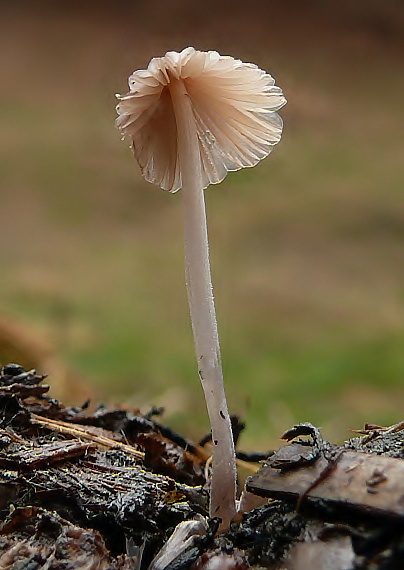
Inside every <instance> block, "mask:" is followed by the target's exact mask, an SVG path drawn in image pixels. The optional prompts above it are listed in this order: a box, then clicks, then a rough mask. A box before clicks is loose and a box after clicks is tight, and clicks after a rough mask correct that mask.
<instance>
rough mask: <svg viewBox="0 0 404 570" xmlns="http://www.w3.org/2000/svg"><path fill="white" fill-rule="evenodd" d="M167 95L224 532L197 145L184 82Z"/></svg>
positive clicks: (221, 425) (227, 482) (223, 428)
mask: <svg viewBox="0 0 404 570" xmlns="http://www.w3.org/2000/svg"><path fill="white" fill-rule="evenodd" d="M170 94H171V98H172V104H173V108H174V113H175V120H176V124H177V131H178V156H179V161H180V170H181V177H182V195H183V204H184V232H185V271H186V286H187V293H188V302H189V308H190V313H191V321H192V330H193V335H194V341H195V349H196V356H197V361H198V367H199V375H200V378H201V381H202V386H203V390H204V393H205V399H206V404H207V409H208V414H209V418H210V423H211V426H212V440H213V468H212V481H211V498H210V514H211V516H217V517H220V518H221V519H222V528H227V527H228V526H229V522H230V520H231V519H232V517H233V516H234V514H235V512H236V504H235V496H236V462H235V453H234V443H233V436H232V429H231V423H230V417H229V412H228V409H227V402H226V396H225V392H224V384H223V374H222V366H221V359H220V346H219V337H218V331H217V322H216V312H215V305H214V300H213V292H212V280H211V273H210V262H209V245H208V232H207V224H206V212H205V200H204V190H203V178H202V163H201V155H200V145H199V141H198V133H197V125H196V121H195V117H194V113H193V109H192V105H191V101H190V98H189V96H188V94H187V91H186V87H185V84H184V82H183V81H181V80H176V79H172V81H171V83H170Z"/></svg>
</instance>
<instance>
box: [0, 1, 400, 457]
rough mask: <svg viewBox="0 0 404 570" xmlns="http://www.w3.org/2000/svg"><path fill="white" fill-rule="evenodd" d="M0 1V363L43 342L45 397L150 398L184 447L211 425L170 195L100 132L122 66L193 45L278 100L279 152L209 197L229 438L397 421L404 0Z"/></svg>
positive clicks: (247, 439)
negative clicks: (257, 80)
mask: <svg viewBox="0 0 404 570" xmlns="http://www.w3.org/2000/svg"><path fill="white" fill-rule="evenodd" d="M0 6H1V14H0V62H1V63H0V69H1V82H0V119H1V128H0V148H1V153H0V176H1V178H0V191H1V216H0V219H1V224H0V248H1V249H0V256H1V257H0V261H1V280H0V317H1V318H2V319H4V322H5V326H4V330H3V333H2V334H3V338H2V340H0V358H1V361H2V362H5V361H6V360H8V359H14V355H15V352H14V353H13V350H14V351H15V349H16V345H18V343H19V335H20V334H21V338H22V339H23V340H21V343H22V345H23V346H22V347H20V349H21V350H20V353H21V354H20V355H18V357H20V358H21V359H23V360H24V350H25V345H24V342H25V343H26V344H27V343H28V345H29V343H30V342H32V343H33V345H34V348H32V352H33V353H35V350H36V348H35V343H36V342H37V340H38V343H39V345H38V346H39V348H38V350H39V352H40V351H41V346H42V345H41V344H40V343H41V342H42V340H43V339H46V340H43V342H44V343H45V345H46V346H47V347H48V349H49V351H48V352H46V351H47V350H48V349H44V353H47V354H48V356H49V354H50V355H51V360H49V359H48V361H46V359H42V360H41V358H40V357H39V356H38V358H37V361H38V363H36V364H37V366H39V368H41V367H45V368H47V366H49V368H50V370H48V369H47V370H43V371H44V372H46V371H48V372H52V374H53V377H51V378H50V382H51V383H52V382H54V384H55V385H54V388H53V390H54V392H53V393H54V394H56V395H59V394H63V396H64V397H65V399H67V400H70V401H72V402H74V403H75V404H79V403H81V400H80V401H79V399H80V397H81V395H82V393H84V392H86V390H89V391H90V393H91V395H92V398H93V401H94V402H100V401H104V402H106V403H108V404H111V405H112V404H118V403H124V404H126V405H129V406H134V407H140V408H141V409H142V410H143V411H146V410H147V409H148V407H149V406H150V405H152V404H156V405H164V406H166V414H165V417H164V418H165V419H164V421H165V422H166V423H168V424H169V425H171V426H172V427H174V428H176V429H178V430H180V431H182V433H184V434H186V435H187V436H189V437H191V438H194V439H199V437H201V436H202V435H203V434H204V433H205V432H207V431H208V429H209V428H208V421H207V418H206V413H205V407H204V402H203V398H202V392H201V389H200V386H199V384H198V376H197V373H196V364H195V361H194V352H193V345H192V338H191V331H190V324H189V317H188V308H187V302H186V294H185V287H184V276H183V259H182V254H183V245H182V217H181V215H182V212H181V194H177V195H171V194H168V193H165V192H163V191H162V190H160V189H158V188H156V187H153V186H151V185H149V184H147V183H146V182H144V181H143V180H142V178H141V176H140V173H139V169H138V167H137V165H136V163H135V161H134V160H133V158H132V156H131V152H130V150H129V148H128V144H127V143H126V142H121V140H120V135H119V132H118V131H117V130H116V129H115V128H114V119H115V110H114V107H115V104H116V100H115V97H114V94H115V93H117V92H118V93H123V92H126V90H127V77H128V75H129V74H130V73H131V72H132V71H134V70H135V69H138V68H144V67H145V66H146V65H147V63H148V62H149V60H150V58H151V57H153V56H159V55H163V54H164V53H165V52H166V51H167V50H180V49H182V48H183V47H186V46H188V45H192V46H194V47H196V48H198V49H203V50H205V49H215V50H217V51H219V52H221V53H223V54H229V55H233V56H234V57H238V58H240V59H242V60H244V61H252V62H254V63H256V64H258V65H259V66H260V67H262V68H264V69H266V70H268V71H269V72H270V73H271V74H272V75H274V77H275V79H276V82H277V84H278V85H280V86H281V87H282V88H283V90H284V92H285V95H286V97H287V99H288V101H289V102H288V104H287V106H286V107H285V108H284V109H282V111H281V115H282V117H283V119H284V123H285V129H284V136H283V139H282V141H281V143H280V144H279V145H278V146H277V147H276V148H275V150H274V151H273V153H272V155H271V156H270V157H269V158H268V159H266V160H264V161H263V162H261V163H260V165H258V166H257V167H256V168H253V169H246V170H244V171H242V172H236V173H231V174H229V175H228V177H227V178H226V180H225V181H224V182H223V183H222V184H220V186H217V187H215V186H212V187H210V188H209V189H208V190H207V192H206V198H207V203H208V221H209V228H210V241H211V255H212V269H213V279H214V288H215V296H216V303H217V312H218V319H219V330H220V334H221V344H222V352H223V365H224V373H225V380H226V385H227V391H228V396H229V405H230V408H231V411H232V412H235V413H240V414H242V416H243V418H244V419H245V421H246V423H247V429H246V431H245V433H244V434H243V436H242V441H241V447H243V448H244V449H266V448H268V447H270V446H271V445H277V438H278V437H279V435H280V434H281V433H282V431H283V430H285V429H287V428H289V427H291V425H292V424H293V422H298V421H310V422H312V423H314V424H316V425H319V426H321V427H322V428H323V433H324V434H325V436H326V437H328V438H330V439H333V440H336V441H341V440H343V439H344V438H347V437H349V431H348V430H349V428H359V427H361V426H362V424H363V422H364V421H369V422H373V423H380V424H387V423H391V422H395V421H399V420H401V419H403V414H402V406H403V402H404V397H403V396H404V393H403V386H402V385H403V375H404V264H403V252H404V249H403V241H404V196H403V180H404V96H403V93H404V57H403V56H404V33H403V32H404V9H403V7H402V3H401V2H399V1H394V0H379V1H372V0H366V1H363V2H361V1H348V0H335V1H334V0H328V1H326V0H324V1H318V0H294V1H292V0H282V1H280V0H279V1H271V0H266V1H264V0H256V1H255V2H242V1H235V0H233V1H232V2H227V1H222V2H220V1H216V2H214V1H213V0H204V1H203V2H191V1H184V0H174V1H170V2H165V1H158V0H151V1H148V2H137V1H135V0H131V1H123V0H122V1H115V2H112V1H111V2H105V1H104V2H103V1H99V2H97V3H90V2H88V3H86V2H75V1H59V2H37V1H31V2H20V1H15V2H2V3H1V4H0ZM7 326H9V327H11V329H12V334H14V337H15V338H14V337H13V338H14V340H13V343H14V345H13V346H11V347H10V346H9V344H7V337H8V334H9V333H8V332H7V331H8V330H9V329H7ZM13 327H14V328H13ZM15 327H17V328H15ZM16 331H17V332H16ZM10 335H11V332H10ZM27 339H28V340H27ZM41 339H42V340H41ZM1 342H2V345H1ZM13 343H11V344H13ZM45 345H44V346H45ZM49 347H50V348H49ZM17 348H18V346H17ZM29 350H30V348H29V347H28V349H27V351H28V352H29ZM30 358H31V360H35V359H34V357H33V356H32V355H31V356H29V355H28V356H26V360H28V361H29V360H30ZM34 363H35V362H34ZM55 363H57V364H55ZM28 364H30V362H28ZM41 371H42V370H41ZM58 375H60V377H58ZM62 377H63V378H62Z"/></svg>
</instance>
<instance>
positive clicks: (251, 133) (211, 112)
mask: <svg viewBox="0 0 404 570" xmlns="http://www.w3.org/2000/svg"><path fill="white" fill-rule="evenodd" d="M175 80H179V81H182V82H183V83H184V86H185V89H186V92H187V94H188V96H189V98H190V101H191V104H192V110H193V115H194V118H195V125H196V129H197V134H198V142H199V148H200V156H201V164H202V177H203V187H204V188H206V187H207V186H208V185H209V184H217V183H218V182H221V181H222V180H223V178H224V177H225V176H226V174H227V172H228V171H230V170H239V169H240V168H243V167H245V166H254V165H255V164H257V163H258V162H259V161H260V160H261V159H263V158H265V157H266V156H267V155H268V154H269V153H270V152H271V150H272V148H273V146H274V145H276V143H278V142H279V140H280V138H281V134H282V119H281V118H280V116H279V115H278V114H277V112H276V111H278V110H279V109H280V108H281V107H283V105H285V103H286V99H285V97H284V96H283V94H282V90H281V89H280V88H279V87H277V86H276V85H275V80H274V79H273V77H272V76H271V75H269V74H268V73H266V72H265V71H262V70H261V69H259V68H258V67H257V66H256V65H254V64H252V63H243V62H242V61H240V60H239V59H234V58H232V57H229V56H222V55H219V54H218V53H217V52H216V51H208V52H203V51H198V50H195V49H194V48H192V47H188V48H186V49H184V50H182V51H181V52H179V53H178V52H175V51H170V52H167V53H166V54H165V56H164V57H157V58H153V59H152V60H151V61H150V63H149V65H148V67H147V69H142V70H139V71H135V72H134V73H132V75H131V76H130V77H129V89H130V91H129V93H127V94H126V95H117V97H118V99H119V104H118V105H117V108H116V109H117V113H118V115H119V116H118V118H117V120H116V125H117V127H118V128H119V129H120V130H121V132H122V134H123V136H124V137H126V138H128V139H129V140H130V141H131V147H132V150H133V153H134V155H135V158H136V160H137V161H138V163H139V166H140V168H141V171H142V174H143V176H144V177H145V179H146V180H147V181H148V182H152V183H154V184H158V185H159V186H160V187H161V188H163V189H164V190H168V191H170V192H175V191H177V190H178V189H179V188H181V171H180V161H179V158H178V145H177V126H176V121H175V114H174V109H173V104H172V100H171V92H170V84H171V83H172V82H173V81H175Z"/></svg>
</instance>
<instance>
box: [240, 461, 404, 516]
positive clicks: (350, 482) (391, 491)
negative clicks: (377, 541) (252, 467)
mask: <svg viewBox="0 0 404 570" xmlns="http://www.w3.org/2000/svg"><path fill="white" fill-rule="evenodd" d="M247 489H248V491H250V492H252V493H255V494H257V495H260V496H264V497H270V498H282V499H296V500H298V501H299V500H300V499H301V498H303V500H305V499H309V500H310V499H322V500H325V501H329V502H331V503H333V504H336V505H338V506H340V507H352V508H355V509H359V510H366V511H370V512H373V513H375V514H381V515H385V516H398V517H404V461H402V460H400V459H394V458H391V457H385V456H379V455H375V454H366V453H361V452H354V451H344V452H341V453H340V454H339V455H337V456H334V458H331V459H326V458H325V457H324V456H321V457H319V458H318V459H317V460H316V461H315V462H314V463H312V464H310V465H308V466H305V467H297V468H295V469H288V470H280V469H276V468H274V467H271V466H269V465H264V466H263V467H261V469H260V470H259V471H258V472H257V474H255V475H252V476H251V477H250V478H249V479H248V482H247Z"/></svg>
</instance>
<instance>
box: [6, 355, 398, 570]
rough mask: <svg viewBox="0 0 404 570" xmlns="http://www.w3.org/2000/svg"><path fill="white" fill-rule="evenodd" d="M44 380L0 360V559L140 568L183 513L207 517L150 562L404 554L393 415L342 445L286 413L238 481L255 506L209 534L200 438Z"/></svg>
mask: <svg viewBox="0 0 404 570" xmlns="http://www.w3.org/2000/svg"><path fill="white" fill-rule="evenodd" d="M43 380H44V376H40V375H37V374H36V372H35V371H34V370H33V371H28V372H26V371H25V370H24V369H23V368H21V367H19V366H17V365H7V366H5V367H3V368H2V369H1V373H0V468H1V471H0V511H1V523H0V570H3V569H11V568H15V569H17V570H20V569H27V570H28V569H29V570H36V569H52V570H54V569H55V570H56V569H68V568H74V569H75V570H78V569H81V568H82V569H84V568H85V569H86V570H88V569H90V570H91V569H118V568H121V569H129V568H130V569H147V568H149V566H150V564H151V563H152V560H153V559H154V557H155V556H156V554H157V553H158V552H159V551H160V549H161V548H162V547H163V546H164V545H165V544H167V541H168V539H169V537H170V536H171V535H172V533H173V530H174V528H175V527H176V525H178V524H179V523H181V522H183V521H190V520H192V519H198V520H202V521H205V522H204V523H203V524H204V525H205V526H204V531H203V532H202V533H199V534H197V535H196V536H194V537H193V538H190V539H189V540H188V541H187V542H186V543H185V541H184V540H183V541H182V544H181V545H180V547H178V545H177V547H175V548H173V549H172V550H173V551H172V552H171V553H170V554H169V555H168V556H166V557H161V559H160V560H157V561H155V562H154V563H153V564H154V565H153V569H154V570H181V569H186V568H192V569H193V570H202V569H204V570H214V569H221V568H223V569H233V568H234V569H238V570H242V569H248V568H272V569H278V570H280V569H290V570H291V569H293V570H316V569H324V570H348V569H351V568H352V569H369V570H370V569H372V570H373V569H380V570H388V569H389V570H390V569H403V568H404V476H403V475H404V461H403V458H404V436H403V434H404V432H403V426H402V425H401V424H398V425H397V426H392V427H390V428H382V427H380V426H365V429H364V430H363V432H362V433H361V434H360V437H357V438H354V439H352V440H350V441H349V442H347V443H346V444H345V445H344V446H342V447H341V446H335V445H331V444H330V443H328V442H325V441H323V439H322V437H321V434H320V432H319V431H318V430H317V429H316V428H314V427H313V426H311V425H310V424H301V425H299V426H295V427H294V428H292V429H291V430H290V431H289V432H287V433H286V434H284V439H286V440H287V441H288V442H289V443H288V445H286V446H284V447H282V448H280V450H278V451H277V452H276V453H274V454H272V455H271V457H270V458H269V459H268V460H267V461H265V462H264V463H263V465H262V466H261V468H260V470H259V472H258V473H257V474H255V475H253V476H252V477H250V478H249V480H248V481H247V488H248V489H249V490H250V491H251V492H253V493H254V494H256V495H260V496H262V497H264V499H262V502H263V503H264V504H263V506H261V507H259V508H255V509H254V510H251V511H250V512H247V513H244V514H243V515H240V516H239V517H238V520H236V521H234V523H233V524H232V527H231V528H230V530H229V531H228V532H227V533H225V534H221V535H217V533H216V530H217V527H218V521H217V520H215V519H209V517H208V485H207V481H206V479H205V467H206V462H207V460H208V459H209V456H210V452H209V438H204V441H203V443H204V446H202V445H195V444H193V443H191V442H189V441H187V440H186V439H185V438H184V437H182V436H180V435H179V434H176V433H174V432H172V431H171V430H170V429H169V428H167V427H165V426H163V425H162V424H161V423H159V422H157V421H156V419H157V418H158V416H159V415H160V414H161V412H162V411H161V410H157V409H153V410H151V411H150V413H149V414H146V415H142V414H140V412H139V411H138V410H127V409H115V410H108V409H105V408H104V407H99V408H98V409H97V410H95V411H93V412H90V411H89V405H88V403H85V404H84V405H83V406H80V407H65V406H63V404H61V403H60V402H58V401H56V400H54V399H52V398H50V397H49V396H48V395H47V392H48V390H49V387H48V386H46V385H43V384H42V381H43ZM234 427H235V432H239V431H240V429H242V424H240V422H236V421H235V423H234ZM239 456H242V459H243V462H246V461H249V460H251V459H252V460H257V459H259V458H260V454H256V455H254V454H253V455H248V454H241V453H239ZM267 499H268V500H267Z"/></svg>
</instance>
